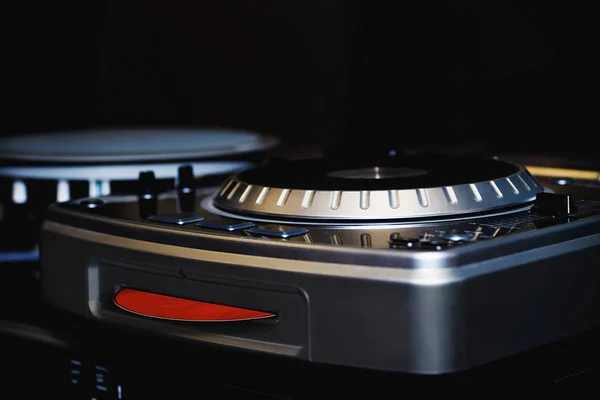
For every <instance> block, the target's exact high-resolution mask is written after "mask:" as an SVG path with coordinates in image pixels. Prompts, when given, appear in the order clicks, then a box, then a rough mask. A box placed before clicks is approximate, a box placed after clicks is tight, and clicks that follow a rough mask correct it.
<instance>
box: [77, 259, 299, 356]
mask: <svg viewBox="0 0 600 400" xmlns="http://www.w3.org/2000/svg"><path fill="white" fill-rule="evenodd" d="M127 264H128V263H127V262H125V261H121V260H120V261H119V262H118V263H110V262H104V261H103V262H99V263H92V264H90V265H89V267H88V304H89V310H90V312H91V314H92V315H93V316H94V317H96V318H97V319H100V320H106V321H112V322H115V323H119V324H125V325H129V326H131V327H134V328H141V329H145V330H149V331H152V332H154V333H159V334H165V335H168V336H175V337H180V338H185V339H192V340H195V341H199V342H204V343H210V344H217V345H224V346H228V347H234V348H238V349H244V350H254V351H260V352H267V353H272V354H280V355H286V356H293V357H300V358H307V357H308V348H309V346H308V323H307V320H308V315H307V306H306V300H305V297H304V296H303V294H302V293H301V292H300V291H299V290H297V289H295V288H285V289H283V290H282V288H279V287H274V288H273V287H269V285H268V284H264V283H260V282H243V281H239V280H235V281H227V280H225V279H222V278H216V277H202V276H193V278H190V277H188V276H187V274H185V275H184V274H181V275H179V276H175V275H174V274H169V273H164V274H161V273H157V272H158V271H156V266H152V267H151V268H148V269H145V268H143V267H142V266H141V265H140V264H139V263H135V264H132V265H131V268H129V267H128V265H127ZM150 271H151V272H150Z"/></svg>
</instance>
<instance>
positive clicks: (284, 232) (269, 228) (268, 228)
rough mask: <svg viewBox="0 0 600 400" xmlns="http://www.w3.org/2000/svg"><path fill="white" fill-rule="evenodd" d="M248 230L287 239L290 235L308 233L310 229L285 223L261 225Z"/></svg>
mask: <svg viewBox="0 0 600 400" xmlns="http://www.w3.org/2000/svg"><path fill="white" fill-rule="evenodd" d="M248 232H249V233H251V234H253V235H262V236H271V237H278V238H282V239H286V238H289V237H294V236H300V235H304V234H306V233H308V229H306V228H302V227H293V226H283V225H261V226H258V227H255V228H250V229H248Z"/></svg>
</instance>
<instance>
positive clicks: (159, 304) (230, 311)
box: [114, 289, 275, 322]
mask: <svg viewBox="0 0 600 400" xmlns="http://www.w3.org/2000/svg"><path fill="white" fill-rule="evenodd" d="M114 302H115V304H116V305H117V306H119V307H121V308H122V309H124V310H126V311H129V312H132V313H135V314H140V315H144V316H146V317H154V318H162V319H169V320H176V321H193V322H231V321H248V320H253V319H263V318H270V317H274V316H275V314H273V313H268V312H263V311H256V310H248V309H245V308H238V307H229V306H224V305H220V304H214V303H206V302H203V301H195V300H187V299H182V298H179V297H172V296H165V295H162V294H156V293H150V292H142V291H140V290H134V289H123V290H121V291H120V292H119V293H117V294H116V295H115V297H114Z"/></svg>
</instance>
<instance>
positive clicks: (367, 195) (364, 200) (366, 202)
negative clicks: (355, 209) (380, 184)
mask: <svg viewBox="0 0 600 400" xmlns="http://www.w3.org/2000/svg"><path fill="white" fill-rule="evenodd" d="M370 205H371V192H370V191H368V190H363V191H361V192H360V208H362V209H363V210H368V209H369V206H370Z"/></svg>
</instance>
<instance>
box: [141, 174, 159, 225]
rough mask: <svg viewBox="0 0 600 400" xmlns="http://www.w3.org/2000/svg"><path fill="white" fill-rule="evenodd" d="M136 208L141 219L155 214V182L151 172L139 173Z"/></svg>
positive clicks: (156, 204) (156, 201) (156, 203)
mask: <svg viewBox="0 0 600 400" xmlns="http://www.w3.org/2000/svg"><path fill="white" fill-rule="evenodd" d="M137 183H138V207H139V215H140V217H141V218H144V219H146V218H148V217H149V216H150V215H154V214H156V210H157V207H158V200H157V194H158V193H157V182H156V177H155V176H154V172H153V171H143V172H140V174H139V177H138V182H137Z"/></svg>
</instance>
